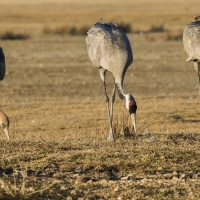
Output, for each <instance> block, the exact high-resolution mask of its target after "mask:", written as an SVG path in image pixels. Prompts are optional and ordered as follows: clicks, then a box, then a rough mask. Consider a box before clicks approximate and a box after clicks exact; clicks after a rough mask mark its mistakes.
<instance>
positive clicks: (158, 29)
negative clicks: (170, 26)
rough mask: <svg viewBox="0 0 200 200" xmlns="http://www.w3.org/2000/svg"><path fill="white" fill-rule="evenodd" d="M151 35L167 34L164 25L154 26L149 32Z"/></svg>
mask: <svg viewBox="0 0 200 200" xmlns="http://www.w3.org/2000/svg"><path fill="white" fill-rule="evenodd" d="M148 32H149V33H161V32H165V28H164V25H156V26H155V25H152V26H151V28H150V29H149V31H148Z"/></svg>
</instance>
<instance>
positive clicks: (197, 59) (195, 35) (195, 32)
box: [183, 16, 200, 94]
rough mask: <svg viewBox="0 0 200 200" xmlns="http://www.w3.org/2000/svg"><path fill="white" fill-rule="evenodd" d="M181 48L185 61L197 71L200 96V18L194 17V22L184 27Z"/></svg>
mask: <svg viewBox="0 0 200 200" xmlns="http://www.w3.org/2000/svg"><path fill="white" fill-rule="evenodd" d="M183 46H184V49H185V53H186V54H187V55H188V58H187V59H186V61H192V62H193V63H194V68H195V70H196V71H197V74H198V79H199V94H200V16H197V17H196V16H194V21H192V22H190V23H189V24H188V25H187V26H186V27H185V29H184V31H183Z"/></svg>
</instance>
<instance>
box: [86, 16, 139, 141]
mask: <svg viewBox="0 0 200 200" xmlns="http://www.w3.org/2000/svg"><path fill="white" fill-rule="evenodd" d="M101 21H102V19H100V20H99V21H98V22H97V23H96V24H94V25H93V26H92V28H91V29H90V30H89V31H88V32H87V33H88V36H87V38H86V44H87V51H88V56H89V59H90V61H91V62H92V64H93V65H94V67H96V68H97V69H99V73H100V77H101V79H102V81H103V86H104V95H105V101H106V103H107V111H108V118H109V124H110V133H109V136H108V140H114V136H113V129H112V119H113V104H114V101H115V90H116V88H117V91H118V95H119V97H120V98H121V99H124V98H125V99H126V108H127V109H128V110H129V113H130V116H131V119H132V122H133V126H134V130H135V131H136V109H137V105H136V101H135V99H134V98H133V96H132V95H131V94H125V93H124V89H123V80H124V76H125V73H126V70H127V68H128V67H129V66H130V65H131V63H132V62H133V54H132V49H131V44H130V42H129V39H128V37H127V35H126V34H125V33H124V32H123V31H122V30H121V29H119V28H117V25H116V23H114V22H107V23H104V24H103V23H101ZM106 71H110V72H111V73H112V74H113V77H114V87H113V92H112V96H111V102H110V106H109V101H110V99H109V97H108V95H107V92H106V82H105V79H106Z"/></svg>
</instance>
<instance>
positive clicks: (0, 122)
mask: <svg viewBox="0 0 200 200" xmlns="http://www.w3.org/2000/svg"><path fill="white" fill-rule="evenodd" d="M5 72H6V64H5V56H4V53H3V49H2V48H1V47H0V81H2V80H3V79H4V76H5ZM0 126H1V127H2V128H3V130H4V132H5V134H6V137H7V139H8V140H9V132H8V128H9V119H8V117H7V116H6V114H5V113H4V112H3V111H1V110H0Z"/></svg>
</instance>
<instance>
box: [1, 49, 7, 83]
mask: <svg viewBox="0 0 200 200" xmlns="http://www.w3.org/2000/svg"><path fill="white" fill-rule="evenodd" d="M5 73H6V64H5V56H4V53H3V49H2V48H1V47H0V80H3V79H4V76H5Z"/></svg>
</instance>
